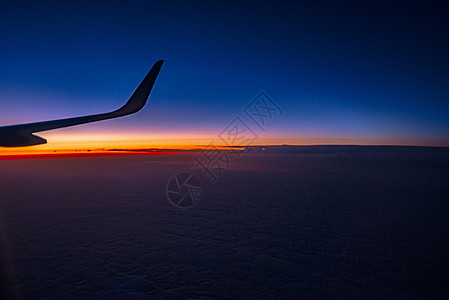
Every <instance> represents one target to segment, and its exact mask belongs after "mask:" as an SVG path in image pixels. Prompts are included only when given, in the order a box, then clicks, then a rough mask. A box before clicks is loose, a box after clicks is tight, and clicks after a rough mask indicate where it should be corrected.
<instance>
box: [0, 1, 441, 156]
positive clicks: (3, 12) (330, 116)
mask: <svg viewBox="0 0 449 300" xmlns="http://www.w3.org/2000/svg"><path fill="white" fill-rule="evenodd" d="M8 2H13V1H2V2H0V36H1V43H0V54H1V55H0V125H11V124H16V123H25V122H34V121H42V120H49V119H57V118H64V117H72V116H79V115H84V114H92V113H100V112H106V111H110V110H114V109H116V108H118V107H119V106H120V105H122V104H123V103H124V102H125V101H126V100H127V99H128V97H129V96H130V95H131V93H132V92H133V91H134V89H135V88H136V87H137V85H138V84H139V83H140V81H141V79H142V78H143V77H144V76H145V74H146V73H147V72H148V70H149V68H150V67H151V66H152V64H153V63H154V62H156V61H157V60H159V59H164V60H165V64H164V66H163V68H162V71H161V73H160V74H159V78H158V80H157V82H156V85H155V87H154V89H153V91H152V94H151V98H150V102H149V103H148V105H147V106H146V107H145V108H144V109H143V110H142V111H141V112H139V113H138V114H136V115H133V116H129V117H125V118H121V119H115V120H109V121H104V122H99V123H95V124H89V125H82V126H77V127H73V128H68V129H61V130H55V131H49V132H44V133H41V134H40V135H41V136H43V137H45V138H47V139H48V141H49V144H48V145H42V146H36V147H33V148H34V149H52V147H53V148H55V149H56V148H64V147H66V148H67V147H79V148H83V147H100V146H108V147H128V146H158V147H161V146H164V145H189V144H190V145H195V144H207V143H208V142H209V141H210V140H211V139H215V138H216V137H217V135H218V134H219V133H220V132H221V131H222V130H223V129H224V128H225V127H226V126H227V125H228V123H229V122H230V121H232V119H233V118H234V117H235V116H237V115H241V114H243V112H242V109H243V108H244V107H245V106H246V105H247V104H248V103H249V102H250V101H251V100H252V99H253V98H254V97H255V96H256V95H257V94H258V92H259V91H261V90H264V91H266V92H267V93H268V94H269V95H270V96H271V97H272V99H273V100H274V101H275V102H276V103H277V104H278V105H279V106H280V107H281V108H282V109H283V110H284V112H285V113H284V114H283V115H282V117H281V118H279V119H276V120H273V122H271V123H270V124H269V126H268V127H267V131H266V132H262V131H260V130H259V131H257V130H258V129H257V128H255V129H254V130H255V131H257V134H259V136H260V139H259V140H258V141H257V143H259V144H282V143H288V144H398V145H440V146H441V145H444V146H449V84H448V83H449V55H448V53H449V18H448V17H447V16H448V15H449V5H448V4H444V3H443V2H444V1H435V2H433V1H420V2H414V1H403V2H402V1H395V3H394V4H393V3H390V1H385V2H383V1H304V3H302V4H301V3H295V4H293V2H292V3H290V4H289V3H287V2H284V3H276V2H275V1H264V2H260V1H254V2H248V1H246V2H239V1H235V2H234V1H220V2H219V1H201V2H198V1H194V2H190V1H166V2H162V1H117V2H114V1H105V2H98V1H76V2H73V3H72V2H66V1H58V2H48V1H29V2H25V1H14V2H13V3H8ZM309 2H314V3H313V4H311V3H309ZM337 2H341V3H337ZM10 150H11V149H9V150H8V151H10ZM0 151H5V150H0Z"/></svg>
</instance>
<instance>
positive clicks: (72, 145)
mask: <svg viewBox="0 0 449 300" xmlns="http://www.w3.org/2000/svg"><path fill="white" fill-rule="evenodd" d="M42 137H44V138H46V139H47V140H48V144H44V145H38V146H31V147H20V148H2V147H0V159H7V157H16V158H19V157H23V156H36V155H46V156H48V155H53V156H54V155H69V154H76V155H78V154H94V153H95V154H96V155H99V154H111V153H114V152H116V153H117V154H119V153H121V154H123V153H132V152H134V153H156V152H161V150H163V151H162V152H167V151H170V149H171V150H174V151H179V150H195V149H201V148H204V147H205V146H207V145H209V144H210V143H211V142H213V145H214V146H217V147H219V146H224V143H223V142H222V141H221V140H220V138H219V137H218V135H215V136H214V135H213V134H209V133H208V134H204V133H203V134H186V133H184V134H175V133H158V134H143V133H131V134H124V133H119V134H112V133H104V132H102V133H100V132H98V133H86V132H70V133H61V132H48V133H46V134H42ZM282 144H288V145H404V146H442V147H448V146H449V144H448V143H446V142H442V141H439V140H430V139H429V140H412V139H405V138H404V139H400V140H399V139H393V138H385V137H327V138H325V137H311V136H310V135H305V136H301V137H300V136H291V135H289V136H280V135H277V136H268V137H259V138H258V139H257V140H255V142H254V144H252V145H253V146H256V145H267V146H268V145H282ZM114 150H119V151H114Z"/></svg>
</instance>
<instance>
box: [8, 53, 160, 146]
mask: <svg viewBox="0 0 449 300" xmlns="http://www.w3.org/2000/svg"><path fill="white" fill-rule="evenodd" d="M163 62H164V61H163V60H160V61H158V62H156V63H155V64H154V66H153V67H152V68H151V70H150V71H149V72H148V74H147V75H146V76H145V78H144V79H143V80H142V82H141V83H140V85H139V86H138V87H137V89H136V90H135V92H134V94H132V96H131V97H130V98H129V100H128V101H127V102H126V103H125V105H123V106H122V107H120V108H119V109H117V110H114V111H112V112H108V113H102V114H96V115H89V116H83V117H75V118H68V119H60V120H52V121H44V122H36V123H28V124H19V125H11V126H3V127H0V147H24V146H33V145H40V144H45V143H47V141H46V140H45V139H43V138H41V137H39V136H36V135H34V134H33V133H35V132H40V131H46V130H52V129H59V128H63V127H70V126H75V125H80V124H86V123H91V122H97V121H102V120H107V119H112V118H118V117H123V116H126V115H130V114H133V113H136V112H138V111H139V110H141V109H142V107H144V105H145V103H146V102H147V99H148V97H149V95H150V92H151V89H152V88H153V85H154V82H155V81H156V78H157V75H158V74H159V71H160V69H161V67H162V64H163Z"/></svg>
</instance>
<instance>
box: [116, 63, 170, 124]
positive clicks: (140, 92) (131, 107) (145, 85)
mask: <svg viewBox="0 0 449 300" xmlns="http://www.w3.org/2000/svg"><path fill="white" fill-rule="evenodd" d="M163 63H164V61H163V60H159V61H157V62H156V63H155V64H154V65H153V67H152V68H151V70H150V71H149V72H148V74H147V76H145V78H144V79H143V80H142V82H141V83H140V85H139V86H138V87H137V89H136V90H135V91H134V94H132V96H131V97H130V98H129V100H128V102H126V104H125V105H123V106H122V107H120V108H119V109H117V110H116V111H114V112H113V114H116V115H119V116H125V115H129V114H133V113H135V112H138V111H139V110H141V109H142V107H144V106H145V103H146V102H147V99H148V96H149V95H150V92H151V89H152V88H153V85H154V82H155V81H156V78H157V75H158V74H159V71H160V70H161V67H162V64H163Z"/></svg>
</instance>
